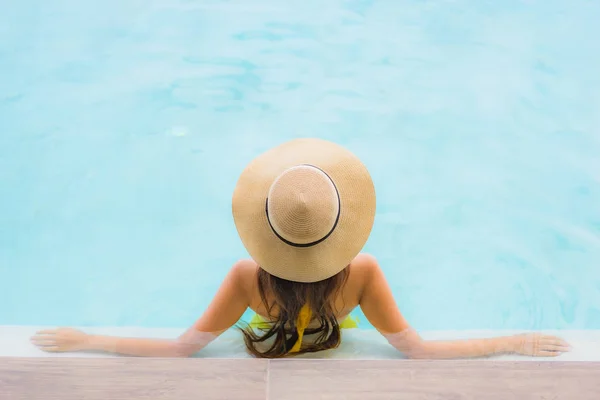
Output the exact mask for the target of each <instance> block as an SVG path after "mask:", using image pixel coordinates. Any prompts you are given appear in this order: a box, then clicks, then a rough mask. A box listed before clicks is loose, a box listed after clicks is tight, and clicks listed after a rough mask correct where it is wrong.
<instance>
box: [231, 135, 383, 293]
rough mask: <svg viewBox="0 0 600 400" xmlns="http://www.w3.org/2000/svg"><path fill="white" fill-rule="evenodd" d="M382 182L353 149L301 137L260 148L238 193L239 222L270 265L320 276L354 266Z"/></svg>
mask: <svg viewBox="0 0 600 400" xmlns="http://www.w3.org/2000/svg"><path fill="white" fill-rule="evenodd" d="M375 203H376V201H375V187H374V185H373V181H372V179H371V176H370V174H369V171H368V170H367V168H366V166H365V165H364V164H363V163H362V162H361V161H360V159H359V158H358V157H357V156H356V155H354V154H353V153H352V152H351V151H349V150H348V149H346V148H344V147H342V146H340V145H338V144H336V143H333V142H329V141H326V140H321V139H312V138H304V139H295V140H291V141H288V142H285V143H283V144H280V145H279V146H277V147H274V148H271V149H270V150H268V151H266V152H264V153H262V154H260V155H259V156H257V157H256V158H255V159H254V160H252V161H251V162H250V163H249V164H248V166H247V167H246V168H245V169H244V171H243V172H242V174H241V176H240V177H239V179H238V182H237V185H236V187H235V190H234V193H233V201H232V212H233V218H234V221H235V225H236V229H237V231H238V234H239V236H240V239H241V240H242V243H243V245H244V247H245V248H246V250H247V251H248V253H249V254H250V257H252V259H253V260H254V261H255V262H256V263H257V264H258V265H259V266H260V267H261V268H262V269H264V270H265V271H266V272H268V273H269V274H271V275H274V276H276V277H279V278H282V279H286V280H289V281H295V282H318V281H321V280H324V279H327V278H330V277H332V276H334V275H336V274H337V273H339V272H341V271H342V270H343V269H344V268H346V267H347V266H348V265H349V264H350V262H351V261H352V260H353V259H354V257H356V256H357V255H358V254H359V253H360V251H361V250H362V249H363V247H364V245H365V243H366V242H367V239H368V238H369V235H370V234H371V229H372V227H373V222H374V220H375V208H376V204H375Z"/></svg>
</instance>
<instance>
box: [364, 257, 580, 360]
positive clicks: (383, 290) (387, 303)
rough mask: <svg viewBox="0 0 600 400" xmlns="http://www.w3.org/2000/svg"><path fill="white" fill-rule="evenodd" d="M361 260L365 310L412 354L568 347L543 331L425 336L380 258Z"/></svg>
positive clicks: (550, 351)
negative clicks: (405, 312) (407, 315)
mask: <svg viewBox="0 0 600 400" xmlns="http://www.w3.org/2000/svg"><path fill="white" fill-rule="evenodd" d="M361 263H362V264H363V265H362V266H361V267H362V268H364V287H363V291H362V295H361V298H360V307H361V309H362V311H363V313H364V314H365V316H366V317H367V319H368V320H369V322H370V323H371V324H372V325H373V326H374V327H375V328H376V329H377V330H378V331H379V332H380V333H381V334H383V336H384V337H385V338H386V339H387V340H388V341H389V343H390V344H391V345H392V346H394V347H395V348H396V349H398V350H399V351H401V352H402V353H403V354H405V355H406V356H407V357H409V358H436V359H441V358H471V357H483V356H490V355H494V354H501V353H518V354H524V355H531V356H546V357H547V356H557V355H560V354H562V353H563V352H565V351H568V350H569V345H568V344H567V343H566V342H565V341H564V340H562V339H560V338H557V337H554V336H546V335H540V334H524V335H516V336H504V337H495V338H489V339H470V340H449V341H431V340H423V339H422V338H421V337H420V336H419V334H418V333H417V332H416V331H415V330H414V329H412V328H411V327H410V325H409V324H408V322H407V321H406V320H405V319H404V317H403V316H402V314H401V313H400V310H399V309H398V307H397V305H396V302H395V301H394V298H393V295H392V292H391V290H390V287H389V285H388V283H387V280H386V279H385V276H384V274H383V272H382V271H381V268H379V264H378V263H377V260H375V258H374V257H372V256H368V255H363V256H362V259H361Z"/></svg>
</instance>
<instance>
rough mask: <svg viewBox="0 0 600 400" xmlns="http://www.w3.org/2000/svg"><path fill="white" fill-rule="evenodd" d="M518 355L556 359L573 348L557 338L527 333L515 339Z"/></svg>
mask: <svg viewBox="0 0 600 400" xmlns="http://www.w3.org/2000/svg"><path fill="white" fill-rule="evenodd" d="M513 340H514V342H513V345H514V351H515V353H517V354H522V355H525V356H534V357H556V356H560V355H561V354H562V353H565V352H567V351H570V350H571V346H569V344H568V343H567V342H566V341H564V340H563V339H561V338H559V337H556V336H549V335H542V334H540V333H525V334H521V335H516V336H514V337H513Z"/></svg>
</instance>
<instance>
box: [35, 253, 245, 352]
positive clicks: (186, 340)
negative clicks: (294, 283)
mask: <svg viewBox="0 0 600 400" xmlns="http://www.w3.org/2000/svg"><path fill="white" fill-rule="evenodd" d="M255 272H256V267H255V264H253V263H252V262H251V261H244V260H243V261H238V262H237V263H236V264H234V265H233V267H232V268H231V270H230V271H229V273H228V274H227V276H226V277H225V280H224V281H223V283H222V284H221V287H220V288H219V290H218V291H217V294H216V295H215V297H214V298H213V300H212V302H211V303H210V305H209V306H208V308H207V309H206V311H205V312H204V314H203V315H202V317H200V319H198V321H196V323H195V324H194V325H193V326H192V327H190V328H189V329H188V330H187V331H186V332H184V333H183V334H182V335H180V336H179V337H178V338H176V339H146V338H125V337H116V336H105V335H91V334H87V333H85V332H82V331H79V330H76V329H71V328H59V329H51V330H43V331H39V332H37V333H36V334H35V335H34V336H33V337H32V338H31V341H32V343H33V344H34V345H36V346H37V347H39V348H40V349H42V350H44V351H48V352H74V351H102V352H108V353H116V354H123V355H130V356H139V357H189V356H191V355H193V354H195V353H197V352H198V351H200V350H201V349H202V348H203V347H205V346H206V345H207V344H209V343H210V342H211V341H212V340H214V339H216V338H217V337H218V336H219V335H220V334H221V333H223V332H224V331H225V330H227V329H228V328H230V327H231V326H233V325H234V324H235V323H236V322H237V321H238V320H239V319H240V317H241V316H242V314H243V313H244V312H245V311H246V308H247V307H248V305H249V298H250V296H249V291H248V289H247V285H248V282H249V280H252V278H251V277H252V276H255Z"/></svg>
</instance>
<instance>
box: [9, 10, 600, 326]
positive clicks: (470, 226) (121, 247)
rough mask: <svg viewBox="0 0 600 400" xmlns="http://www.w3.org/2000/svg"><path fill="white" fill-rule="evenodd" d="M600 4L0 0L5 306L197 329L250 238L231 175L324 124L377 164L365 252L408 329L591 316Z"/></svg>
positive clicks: (595, 311) (595, 274)
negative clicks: (237, 210) (237, 213)
mask: <svg viewBox="0 0 600 400" xmlns="http://www.w3.org/2000/svg"><path fill="white" fill-rule="evenodd" d="M598 21H600V2H597V1H583V0H574V1H571V2H565V1H558V0H554V1H543V2H542V1H533V0H531V1H502V2H499V1H498V2H493V1H475V0H473V1H467V0H457V1H401V0H387V1H359V0H355V1H328V2H322V1H306V0H303V1H286V2H283V1H275V0H273V1H267V0H260V1H254V2H248V1H216V0H215V1H199V0H198V1H191V0H188V1H185V0H162V1H158V0H157V1H133V0H124V1H114V0H113V1H102V2H100V1H96V2H91V1H85V2H79V1H75V0H56V1H52V2H42V1H37V0H28V1H24V2H21V3H18V2H8V1H6V2H4V4H2V12H1V13H0V325H93V326H132V325H135V326H144V327H183V326H187V325H189V324H191V323H192V322H193V321H194V320H195V319H196V318H197V317H198V316H199V315H200V314H201V313H202V311H203V309H204V308H205V307H206V305H207V304H208V302H209V301H210V299H211V296H212V295H213V294H214V293H215V290H216V288H217V287H218V285H219V283H220V281H221V279H222V278H223V276H224V274H225V273H226V271H227V269H228V268H229V266H230V265H231V264H232V263H233V262H234V261H235V260H237V259H238V258H241V257H245V256H246V253H245V251H244V249H243V247H242V245H241V243H240V241H239V240H238V238H237V235H236V232H235V229H234V225H233V221H232V218H231V214H230V213H231V206H230V200H231V194H232V190H233V187H234V185H235V181H236V179H237V177H238V175H239V173H240V172H241V170H242V169H243V167H244V166H245V164H246V163H247V162H249V161H250V160H251V159H252V158H253V157H254V156H256V155H258V154H259V153H260V152H262V151H264V150H266V149H268V148H269V147H272V146H274V145H276V144H279V143H281V142H282V141H285V140H288V139H291V138H296V137H303V136H314V137H320V138H324V139H328V140H333V141H336V142H338V143H340V144H342V145H345V146H346V147H348V148H350V149H351V150H352V151H354V152H355V153H356V154H358V155H359V156H360V157H361V158H362V159H363V160H364V162H365V164H367V166H368V167H369V169H370V171H371V173H372V175H373V178H374V180H375V184H376V187H377V191H378V213H377V218H376V224H375V228H374V231H373V235H372V237H371V239H370V241H369V242H368V244H367V247H366V249H365V250H366V251H369V252H371V253H373V254H375V255H376V256H377V257H378V258H379V259H380V262H381V263H382V266H383V268H384V270H385V272H386V273H387V276H388V278H389V280H390V284H391V286H392V288H393V291H394V293H395V295H396V298H397V301H398V304H399V306H400V307H401V310H402V311H403V313H404V314H405V315H406V317H407V318H408V319H409V321H410V322H411V323H412V324H413V325H414V326H415V327H416V328H418V329H427V330H432V329H443V330H450V329H539V328H544V329H557V328H558V329H600V266H599V261H600V74H599V73H598V71H600V44H599V42H598V39H597V38H598V37H600V28H599V24H598ZM363 323H365V322H364V318H363ZM365 326H366V325H365Z"/></svg>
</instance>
